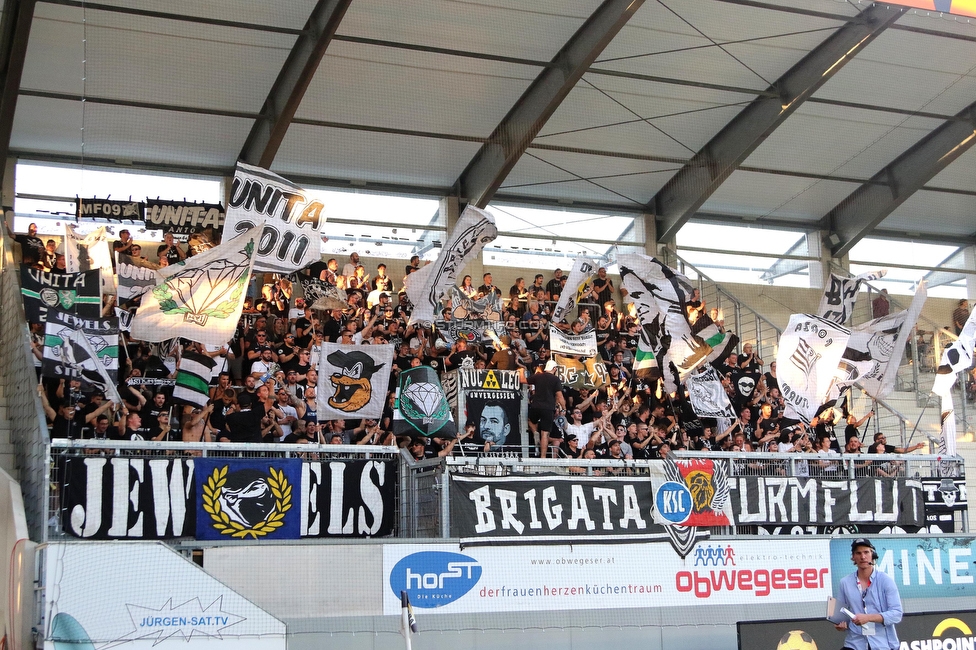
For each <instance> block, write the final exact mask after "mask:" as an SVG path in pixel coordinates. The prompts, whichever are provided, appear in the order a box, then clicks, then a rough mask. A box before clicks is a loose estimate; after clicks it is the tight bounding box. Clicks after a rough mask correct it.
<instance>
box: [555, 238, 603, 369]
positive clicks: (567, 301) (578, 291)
mask: <svg viewBox="0 0 976 650" xmlns="http://www.w3.org/2000/svg"><path fill="white" fill-rule="evenodd" d="M597 270H598V267H597V263H596V262H594V261H593V260H591V259H587V258H585V257H577V258H576V259H575V260H574V261H573V268H572V269H570V271H569V275H568V276H567V277H566V286H565V288H564V289H563V292H562V293H560V294H559V300H558V301H557V302H556V306H555V307H553V309H552V322H553V323H558V322H560V321H562V320H564V319H566V317H567V316H569V315H570V314H572V313H573V310H574V309H575V308H576V305H577V304H578V303H579V302H581V301H582V299H583V292H584V291H585V290H586V284H587V283H588V282H589V281H590V278H592V277H593V276H594V275H596V272H597ZM567 320H568V319H567ZM570 354H572V353H570Z"/></svg>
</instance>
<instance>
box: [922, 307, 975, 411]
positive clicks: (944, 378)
mask: <svg viewBox="0 0 976 650" xmlns="http://www.w3.org/2000/svg"><path fill="white" fill-rule="evenodd" d="M974 341H976V309H974V310H973V311H972V312H971V313H970V314H969V319H968V320H967V321H966V324H965V325H963V327H962V331H961V332H960V333H959V338H958V339H956V340H955V341H954V342H953V344H952V345H950V346H949V347H947V348H946V349H945V350H944V351H943V352H942V360H941V361H940V362H939V369H938V370H936V373H935V382H934V383H933V384H932V392H933V393H935V394H936V395H948V394H949V392H950V391H951V390H952V386H953V384H955V383H956V374H957V373H958V372H959V371H961V370H968V369H969V368H971V367H972V365H973V342H974Z"/></svg>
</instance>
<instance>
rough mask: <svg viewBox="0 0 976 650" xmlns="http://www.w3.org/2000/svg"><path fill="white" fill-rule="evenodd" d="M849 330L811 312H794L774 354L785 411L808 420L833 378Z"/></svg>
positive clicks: (821, 401) (824, 396)
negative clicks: (777, 351)
mask: <svg viewBox="0 0 976 650" xmlns="http://www.w3.org/2000/svg"><path fill="white" fill-rule="evenodd" d="M850 336H851V331H850V330H849V329H847V328H846V327H842V326H840V325H838V324H836V323H833V322H831V321H828V320H824V319H823V318H820V317H819V316H813V315H811V314H793V315H792V316H791V317H790V323H789V325H787V327H786V329H785V330H784V331H783V335H782V336H781V337H780V339H779V354H778V355H777V356H776V370H777V378H778V380H779V388H780V392H781V393H782V394H783V399H784V400H786V407H787V410H786V414H787V417H791V416H790V413H795V414H796V417H798V418H800V419H801V420H803V421H804V422H810V420H812V419H813V417H814V416H815V415H816V414H817V409H818V408H819V407H820V405H821V404H822V403H823V402H824V400H825V398H826V396H827V393H828V391H829V390H830V387H831V383H832V382H833V381H834V380H835V375H836V373H837V364H838V363H839V362H840V358H841V355H842V354H844V350H845V349H846V348H847V340H848V339H849V338H850Z"/></svg>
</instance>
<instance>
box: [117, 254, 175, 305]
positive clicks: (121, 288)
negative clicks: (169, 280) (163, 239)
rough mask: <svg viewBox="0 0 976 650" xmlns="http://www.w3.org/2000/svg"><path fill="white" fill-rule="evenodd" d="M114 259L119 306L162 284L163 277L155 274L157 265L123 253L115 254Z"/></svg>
mask: <svg viewBox="0 0 976 650" xmlns="http://www.w3.org/2000/svg"><path fill="white" fill-rule="evenodd" d="M116 258H117V264H116V270H117V272H118V278H119V279H118V283H117V284H118V297H119V303H120V304H121V303H124V302H127V301H129V300H132V299H133V298H138V297H139V296H141V295H142V294H144V293H146V292H147V291H151V290H152V288H153V287H155V286H156V285H157V284H162V283H163V277H162V276H161V275H159V273H157V272H156V269H158V268H159V265H158V264H153V263H152V262H149V261H147V260H144V259H140V258H136V257H132V256H131V255H126V254H125V253H117V254H116Z"/></svg>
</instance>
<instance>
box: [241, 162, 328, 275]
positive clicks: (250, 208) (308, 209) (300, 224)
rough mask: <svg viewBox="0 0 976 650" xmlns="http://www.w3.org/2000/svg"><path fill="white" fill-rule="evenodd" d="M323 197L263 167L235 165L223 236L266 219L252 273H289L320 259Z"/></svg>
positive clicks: (244, 229) (243, 229)
mask: <svg viewBox="0 0 976 650" xmlns="http://www.w3.org/2000/svg"><path fill="white" fill-rule="evenodd" d="M324 209H325V206H324V205H323V204H322V202H321V201H316V200H315V199H311V198H309V197H308V194H307V193H306V192H305V190H303V189H302V188H301V187H299V186H298V185H295V184H294V183H292V182H291V181H289V180H286V179H284V178H282V177H281V176H278V175H277V174H274V173H272V172H269V171H268V170H267V169H262V168H261V167H255V166H253V165H247V164H245V163H242V162H238V163H237V173H236V174H235V175H234V185H233V188H232V189H231V193H230V202H229V205H228V207H227V216H226V220H225V226H226V228H227V234H226V235H225V236H224V237H223V239H224V240H228V239H231V238H233V237H237V236H238V235H241V234H243V233H245V232H247V231H248V230H249V229H250V228H253V227H255V226H256V225H258V224H260V223H262V222H263V223H264V230H263V231H262V233H261V237H260V239H259V240H258V250H257V257H256V258H255V260H254V271H255V272H261V271H264V272H268V273H286V274H287V273H291V272H293V271H297V270H298V269H302V268H305V267H306V266H308V265H309V264H311V263H312V262H317V261H319V259H320V257H321V255H322V235H321V234H320V230H321V228H322V224H323V223H325V215H323V214H322V212H323V211H324Z"/></svg>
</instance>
